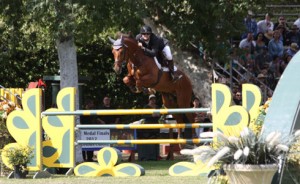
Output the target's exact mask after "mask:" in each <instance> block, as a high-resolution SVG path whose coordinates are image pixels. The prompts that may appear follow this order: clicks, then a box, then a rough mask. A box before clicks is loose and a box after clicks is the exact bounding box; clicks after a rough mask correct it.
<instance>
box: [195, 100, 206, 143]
mask: <svg viewBox="0 0 300 184" xmlns="http://www.w3.org/2000/svg"><path fill="white" fill-rule="evenodd" d="M193 108H200V100H199V98H197V97H195V98H194V100H193ZM199 115H200V113H199V112H196V113H194V123H200V119H199ZM203 131H204V128H195V130H193V134H195V135H194V137H198V136H199V134H200V133H201V132H203Z"/></svg>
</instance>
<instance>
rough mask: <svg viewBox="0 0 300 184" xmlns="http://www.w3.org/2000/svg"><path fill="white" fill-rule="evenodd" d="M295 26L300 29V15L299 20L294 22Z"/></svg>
mask: <svg viewBox="0 0 300 184" xmlns="http://www.w3.org/2000/svg"><path fill="white" fill-rule="evenodd" d="M294 25H296V26H297V27H298V29H300V14H299V15H298V19H297V20H296V21H295V22H294Z"/></svg>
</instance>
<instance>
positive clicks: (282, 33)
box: [276, 25, 287, 45]
mask: <svg viewBox="0 0 300 184" xmlns="http://www.w3.org/2000/svg"><path fill="white" fill-rule="evenodd" d="M276 30H278V31H279V32H280V38H279V39H280V40H281V41H282V43H283V45H286V35H287V30H286V28H285V27H283V26H282V25H279V26H277V28H276Z"/></svg>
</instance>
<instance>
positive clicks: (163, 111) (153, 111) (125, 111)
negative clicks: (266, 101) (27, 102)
mask: <svg viewBox="0 0 300 184" xmlns="http://www.w3.org/2000/svg"><path fill="white" fill-rule="evenodd" d="M196 112H210V108H180V109H112V110H101V109H99V110H76V111H58V112H50V111H49V112H47V111H44V112H42V113H41V115H42V117H44V116H66V115H80V116H91V115H140V114H185V113H196Z"/></svg>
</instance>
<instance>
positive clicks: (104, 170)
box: [74, 147, 145, 176]
mask: <svg viewBox="0 0 300 184" xmlns="http://www.w3.org/2000/svg"><path fill="white" fill-rule="evenodd" d="M121 158H122V154H121V152H120V151H119V150H118V149H115V148H112V147H104V148H102V149H101V150H100V151H99V152H98V155H97V160H98V163H96V162H85V163H82V164H79V165H78V166H76V167H75V169H74V173H75V175H76V176H142V175H145V170H144V168H143V167H142V166H140V165H138V164H133V163H123V164H119V163H120V161H121ZM117 164H119V165H117Z"/></svg>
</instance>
